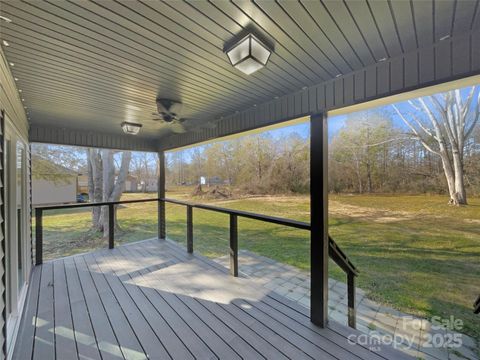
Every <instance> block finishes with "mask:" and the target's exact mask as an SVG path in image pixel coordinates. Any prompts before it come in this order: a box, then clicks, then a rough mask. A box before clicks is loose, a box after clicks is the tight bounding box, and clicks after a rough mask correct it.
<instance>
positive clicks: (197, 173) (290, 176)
mask: <svg viewBox="0 0 480 360" xmlns="http://www.w3.org/2000/svg"><path fill="white" fill-rule="evenodd" d="M309 151H310V149H309V143H308V140H307V139H305V138H304V137H302V136H300V135H299V134H297V133H291V134H289V135H288V136H284V137H281V138H274V137H272V136H271V135H270V134H268V133H263V134H258V135H250V136H245V137H242V138H238V139H234V140H229V141H225V142H218V143H213V144H210V145H205V146H201V147H197V148H194V149H192V150H189V152H188V153H187V152H186V151H178V152H173V153H170V154H168V156H167V169H168V171H167V185H182V184H183V185H196V184H198V183H199V182H200V178H201V177H204V178H205V181H206V184H207V185H232V186H233V187H235V188H236V189H237V190H239V191H241V192H243V193H249V194H260V193H261V194H263V193H269V194H275V193H308V191H309V184H310V178H309V172H310V171H309V166H310V165H309Z"/></svg>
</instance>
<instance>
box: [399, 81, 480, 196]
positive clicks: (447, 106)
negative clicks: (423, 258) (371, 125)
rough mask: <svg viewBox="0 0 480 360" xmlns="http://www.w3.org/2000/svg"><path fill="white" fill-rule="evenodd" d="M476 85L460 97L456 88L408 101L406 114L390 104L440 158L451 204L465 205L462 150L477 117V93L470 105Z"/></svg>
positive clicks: (479, 98)
mask: <svg viewBox="0 0 480 360" xmlns="http://www.w3.org/2000/svg"><path fill="white" fill-rule="evenodd" d="M476 90H477V87H474V86H473V87H471V88H470V89H469V91H468V94H467V95H466V96H465V97H464V98H462V94H461V92H460V90H459V89H457V90H452V91H448V92H445V93H442V94H439V95H432V96H429V97H426V98H419V99H417V100H416V101H409V104H410V106H411V107H412V108H413V109H414V110H415V112H413V113H410V114H408V115H406V114H404V113H402V112H401V111H400V110H399V109H398V107H396V106H395V105H392V106H393V108H394V109H395V111H396V113H397V114H398V116H399V117H400V118H401V119H402V120H403V122H404V123H405V124H406V125H407V126H408V128H409V129H410V130H411V132H412V135H413V136H414V137H415V138H416V139H418V141H420V143H421V144H422V145H423V146H424V147H425V149H427V150H428V151H430V152H431V153H433V154H436V155H438V156H439V157H440V158H441V160H442V166H443V171H444V174H445V178H446V180H447V184H448V191H449V194H450V201H449V203H450V204H453V205H466V204H467V194H466V191H465V177H464V162H463V157H464V150H465V144H466V140H467V139H468V138H469V137H470V135H471V134H472V131H473V129H474V128H475V125H476V124H477V123H478V121H479V117H480V94H478V95H477V102H476V104H474V105H473V106H472V102H473V100H474V97H475V96H474V95H475V92H476Z"/></svg>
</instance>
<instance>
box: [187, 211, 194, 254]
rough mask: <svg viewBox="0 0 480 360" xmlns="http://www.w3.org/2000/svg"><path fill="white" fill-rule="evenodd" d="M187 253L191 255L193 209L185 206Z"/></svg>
mask: <svg viewBox="0 0 480 360" xmlns="http://www.w3.org/2000/svg"><path fill="white" fill-rule="evenodd" d="M187 252H188V253H189V254H191V253H193V208H192V207H191V206H190V205H187Z"/></svg>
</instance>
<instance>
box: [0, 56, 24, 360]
mask: <svg viewBox="0 0 480 360" xmlns="http://www.w3.org/2000/svg"><path fill="white" fill-rule="evenodd" d="M0 110H2V111H4V112H5V114H6V115H7V117H8V119H9V120H10V121H11V125H12V126H13V127H14V128H15V129H16V130H17V131H18V133H19V134H20V135H21V136H22V137H24V138H25V139H28V121H27V117H26V114H25V111H24V108H23V104H22V101H21V99H20V96H19V92H18V89H17V87H16V84H15V80H14V78H13V76H12V73H11V72H10V67H9V65H8V62H7V60H6V58H5V54H4V52H3V49H2V48H0ZM2 135H3V134H2ZM1 149H2V154H1V156H3V155H4V154H3V142H2V144H1ZM26 150H27V151H26V154H27V164H30V151H29V148H28V147H27V149H26ZM2 170H3V169H2ZM2 174H3V171H2ZM27 178H30V166H29V165H28V166H27ZM0 180H1V182H0V190H1V191H0V203H1V204H2V205H3V204H5V199H4V198H3V196H4V194H5V189H4V188H3V186H4V184H5V183H6V182H5V179H0ZM28 186H29V187H30V185H28ZM28 193H30V189H27V194H28ZM30 204H31V202H30V199H28V203H27V206H28V207H30ZM1 215H2V217H1V219H0V222H1V223H2V226H1V227H0V244H1V246H0V258H1V259H2V261H1V262H0V276H1V283H0V294H1V296H0V309H1V312H2V317H1V319H0V327H1V329H2V331H1V334H0V345H1V347H2V351H1V353H0V359H4V358H5V352H6V344H5V335H6V330H5V325H6V324H5V316H6V310H5V299H6V293H5V282H6V279H5V256H4V255H5V234H4V229H5V226H4V224H3V219H4V214H1ZM30 218H31V213H30V212H28V221H29V222H30ZM28 229H29V231H30V227H28ZM26 239H31V234H30V233H28V234H27V236H26ZM25 245H26V248H27V252H28V253H29V254H28V255H29V256H28V257H29V258H31V241H30V240H28V241H27V244H25ZM29 265H31V264H29Z"/></svg>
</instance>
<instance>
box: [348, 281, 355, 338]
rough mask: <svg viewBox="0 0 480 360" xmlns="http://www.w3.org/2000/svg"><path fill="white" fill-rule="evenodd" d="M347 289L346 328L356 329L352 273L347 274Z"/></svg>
mask: <svg viewBox="0 0 480 360" xmlns="http://www.w3.org/2000/svg"><path fill="white" fill-rule="evenodd" d="M347 288H348V290H347V291H348V295H347V296H348V326H350V327H352V328H354V329H355V328H356V326H357V324H356V319H357V311H356V309H355V275H354V274H353V273H352V272H348V274H347Z"/></svg>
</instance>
